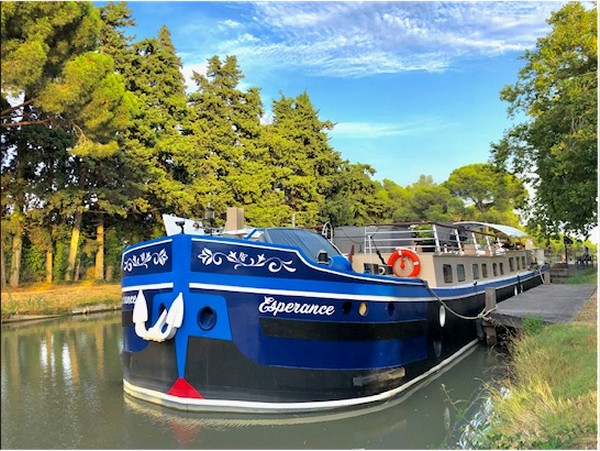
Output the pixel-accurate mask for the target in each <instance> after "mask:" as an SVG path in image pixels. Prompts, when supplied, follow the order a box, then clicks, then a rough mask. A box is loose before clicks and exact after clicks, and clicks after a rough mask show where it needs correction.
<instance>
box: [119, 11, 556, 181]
mask: <svg viewBox="0 0 600 451" xmlns="http://www.w3.org/2000/svg"><path fill="white" fill-rule="evenodd" d="M563 4H564V2H550V1H543V2H542V1H537V2H509V1H494V2H492V1H487V2H423V1H421V2H403V1H397V2H380V1H372V2H354V1H346V2H292V1H279V2H269V1H261V2H222V1H221V2H172V1H169V2H128V5H129V7H130V9H131V10H132V11H133V17H134V19H135V20H136V23H137V27H136V28H135V29H134V30H132V33H133V34H135V36H136V39H141V38H144V37H151V36H156V35H157V33H158V30H159V28H160V27H161V26H162V25H163V24H164V25H166V26H167V27H168V28H169V30H170V31H171V34H172V39H173V43H174V45H175V48H176V49H177V52H178V54H179V56H180V58H181V60H182V61H183V65H184V67H183V72H184V74H185V75H186V76H187V77H188V85H189V87H190V88H192V83H191V82H189V76H190V75H191V73H192V71H193V70H195V71H197V72H202V71H203V70H204V68H205V65H206V60H207V59H208V58H210V57H211V56H213V55H219V56H220V57H221V58H222V59H223V58H224V57H225V56H226V55H235V56H236V57H237V58H238V63H239V66H240V69H241V70H242V72H243V74H244V76H245V78H244V79H243V81H242V84H241V85H240V88H242V89H247V88H248V87H251V86H256V87H259V88H261V94H262V99H263V103H264V106H265V110H266V111H267V115H268V113H269V111H270V108H271V102H272V101H273V100H274V99H278V98H279V97H280V96H281V94H283V95H285V96H288V97H295V96H297V95H298V94H300V93H302V92H303V91H307V92H308V94H309V96H310V98H311V100H312V102H313V105H314V106H315V108H316V109H317V110H319V117H320V119H321V120H330V121H332V122H333V123H335V124H336V126H335V128H334V130H333V131H331V132H330V133H329V136H330V144H331V146H332V147H334V148H335V149H336V150H337V151H339V152H340V153H341V154H342V157H343V158H345V159H348V160H350V161H351V162H353V163H358V162H360V163H367V164H370V165H371V166H373V167H374V169H375V170H376V171H377V172H376V174H375V178H376V179H378V180H383V179H384V178H388V179H390V180H393V181H394V182H396V183H398V184H400V185H403V186H404V185H408V184H411V183H414V182H415V181H417V180H418V178H419V176H420V175H422V174H424V175H430V176H432V177H433V179H434V181H435V182H438V183H441V182H443V181H444V180H446V179H447V178H448V176H449V175H450V173H451V172H452V171H453V170H454V169H457V168H459V167H461V166H464V165H467V164H471V163H478V162H486V161H487V160H488V158H489V150H490V143H492V142H494V141H497V140H499V139H500V138H501V136H502V134H503V131H504V130H505V129H506V128H508V127H510V125H511V121H510V120H509V118H508V117H507V113H506V108H507V106H508V105H507V104H506V103H504V102H502V101H500V99H499V93H500V90H501V89H502V87H503V86H505V85H507V84H513V83H515V82H516V81H517V77H518V71H519V69H520V68H521V67H522V66H523V64H524V62H523V60H521V59H520V58H519V57H520V56H522V55H523V53H524V51H525V50H526V49H533V48H534V47H535V43H536V40H537V39H538V38H540V37H543V36H545V35H546V34H547V33H548V32H549V30H550V28H549V26H548V25H547V23H546V20H547V19H548V18H549V17H550V13H551V11H554V10H557V9H559V8H560V7H561V6H562V5H563ZM267 119H268V117H267Z"/></svg>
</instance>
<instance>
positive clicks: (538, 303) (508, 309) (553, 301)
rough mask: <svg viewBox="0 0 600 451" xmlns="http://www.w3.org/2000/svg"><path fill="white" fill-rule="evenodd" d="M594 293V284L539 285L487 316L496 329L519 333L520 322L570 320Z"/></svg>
mask: <svg viewBox="0 0 600 451" xmlns="http://www.w3.org/2000/svg"><path fill="white" fill-rule="evenodd" d="M596 289H597V285H596V284H585V285H563V284H542V285H539V286H537V287H535V288H532V289H531V290H528V291H525V292H524V293H521V294H518V295H517V296H514V297H512V298H509V299H507V300H505V301H502V302H500V303H499V304H498V305H497V309H496V311H494V312H492V313H491V314H490V315H489V318H490V320H491V322H492V323H493V324H495V325H497V326H505V327H511V328H515V329H519V328H521V327H522V324H523V318H527V317H535V318H540V319H542V320H543V321H544V322H546V323H566V322H569V321H571V320H573V319H574V318H575V317H577V315H579V313H580V312H581V310H582V309H583V307H584V306H585V304H586V302H587V301H588V300H589V299H590V298H591V297H592V295H593V294H594V292H595V291H596Z"/></svg>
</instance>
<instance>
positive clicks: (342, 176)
mask: <svg viewBox="0 0 600 451" xmlns="http://www.w3.org/2000/svg"><path fill="white" fill-rule="evenodd" d="M374 174H375V170H374V169H373V168H372V167H371V166H369V165H368V164H361V163H357V164H351V163H350V162H349V161H347V160H346V161H344V162H342V164H341V165H340V168H339V170H338V171H337V172H336V174H335V176H334V177H333V183H332V187H331V189H330V192H329V193H328V194H327V195H326V196H325V201H324V205H323V211H322V213H321V216H322V217H324V218H326V219H328V220H329V221H330V222H331V223H332V225H333V226H334V227H339V226H346V225H356V226H362V225H366V224H369V223H373V222H381V221H382V220H383V219H384V206H385V204H386V200H387V193H386V192H385V190H384V189H383V188H382V186H381V184H380V183H378V182H375V181H373V180H372V179H371V176H372V175H374Z"/></svg>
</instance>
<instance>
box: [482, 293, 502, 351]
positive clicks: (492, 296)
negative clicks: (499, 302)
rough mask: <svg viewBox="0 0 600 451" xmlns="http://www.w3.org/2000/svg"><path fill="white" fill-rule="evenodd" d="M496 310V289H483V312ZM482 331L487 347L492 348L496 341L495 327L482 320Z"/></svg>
mask: <svg viewBox="0 0 600 451" xmlns="http://www.w3.org/2000/svg"><path fill="white" fill-rule="evenodd" d="M495 308H496V289H495V288H486V289H485V310H486V311H488V312H490V311H492V310H494V309H495ZM483 330H484V332H485V341H486V343H487V345H488V346H494V345H495V344H496V343H497V342H498V340H497V337H496V326H494V325H493V324H492V323H491V322H490V321H489V320H487V319H484V321H483Z"/></svg>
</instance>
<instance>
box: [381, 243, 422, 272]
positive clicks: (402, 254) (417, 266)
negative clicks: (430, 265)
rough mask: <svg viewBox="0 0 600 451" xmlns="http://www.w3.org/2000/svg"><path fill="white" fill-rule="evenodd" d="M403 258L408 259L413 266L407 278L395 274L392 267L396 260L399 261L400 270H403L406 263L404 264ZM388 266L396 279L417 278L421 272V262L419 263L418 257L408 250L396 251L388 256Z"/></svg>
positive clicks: (394, 268)
mask: <svg viewBox="0 0 600 451" xmlns="http://www.w3.org/2000/svg"><path fill="white" fill-rule="evenodd" d="M405 258H409V259H410V261H411V262H412V264H413V270H412V272H411V273H410V274H409V275H408V276H405V275H403V274H401V273H400V272H399V271H398V272H396V267H395V266H394V263H396V260H398V259H400V269H404V268H405V267H406V263H405V262H404V259H405ZM388 265H390V266H391V267H392V272H393V273H394V274H395V275H396V276H398V277H417V276H418V275H419V272H420V271H421V262H420V261H419V256H418V255H417V254H416V253H415V252H414V251H411V250H410V249H403V248H399V249H396V251H395V252H394V253H393V254H392V255H390V258H389V259H388Z"/></svg>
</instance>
